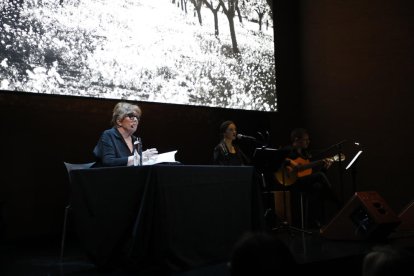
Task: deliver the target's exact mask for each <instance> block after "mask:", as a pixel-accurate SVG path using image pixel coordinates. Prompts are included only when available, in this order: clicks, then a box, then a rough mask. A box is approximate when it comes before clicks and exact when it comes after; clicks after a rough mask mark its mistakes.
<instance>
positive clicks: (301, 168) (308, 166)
mask: <svg viewBox="0 0 414 276" xmlns="http://www.w3.org/2000/svg"><path fill="white" fill-rule="evenodd" d="M322 164H323V160H317V161H313V162H310V163H307V164H303V165H299V166H298V168H297V169H298V171H304V170H308V169H312V168H313V167H316V166H319V165H322Z"/></svg>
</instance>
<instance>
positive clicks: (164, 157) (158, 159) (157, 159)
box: [142, 150, 177, 165]
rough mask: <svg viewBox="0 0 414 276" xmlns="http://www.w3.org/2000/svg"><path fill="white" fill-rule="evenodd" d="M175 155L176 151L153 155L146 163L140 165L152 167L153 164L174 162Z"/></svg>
mask: <svg viewBox="0 0 414 276" xmlns="http://www.w3.org/2000/svg"><path fill="white" fill-rule="evenodd" d="M176 153H177V151H176V150H174V151H169V152H164V153H160V154H157V155H154V156H153V157H152V158H151V159H149V160H148V161H144V162H143V163H142V165H154V164H158V163H163V162H176V161H175V154H176Z"/></svg>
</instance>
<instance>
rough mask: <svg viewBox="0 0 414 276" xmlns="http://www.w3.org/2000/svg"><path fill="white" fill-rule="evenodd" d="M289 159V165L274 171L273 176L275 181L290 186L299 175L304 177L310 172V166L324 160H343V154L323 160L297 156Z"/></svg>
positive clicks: (320, 163) (319, 163) (317, 164)
mask: <svg viewBox="0 0 414 276" xmlns="http://www.w3.org/2000/svg"><path fill="white" fill-rule="evenodd" d="M286 160H289V165H287V166H285V167H283V168H281V169H279V170H278V171H277V172H275V178H276V180H277V182H279V183H280V184H282V185H284V186H290V185H292V184H293V183H295V182H296V180H297V179H298V178H299V177H304V176H307V175H311V174H312V168H313V167H315V166H319V165H322V164H323V163H324V162H325V161H330V162H335V161H343V160H345V155H343V154H338V155H335V156H332V157H329V158H325V159H323V160H317V161H314V162H310V161H309V159H304V158H302V157H298V158H296V159H289V158H288V159H286Z"/></svg>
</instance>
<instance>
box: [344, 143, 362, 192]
mask: <svg viewBox="0 0 414 276" xmlns="http://www.w3.org/2000/svg"><path fill="white" fill-rule="evenodd" d="M361 154H362V150H360V151H358V152H357V154H355V156H354V158H352V160H351V162H349V164H348V166H346V168H345V170H348V169H349V168H351V169H352V170H351V175H352V188H353V189H354V190H353V192H354V193H355V192H356V191H357V186H356V173H357V170H356V167H357V166H356V163H357V160H358V158H359V156H360V155H361Z"/></svg>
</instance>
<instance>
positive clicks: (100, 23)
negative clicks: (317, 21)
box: [0, 0, 277, 111]
mask: <svg viewBox="0 0 414 276" xmlns="http://www.w3.org/2000/svg"><path fill="white" fill-rule="evenodd" d="M0 10H1V17H0V88H1V90H12V91H16V92H22V91H24V92H35V93H48V94H61V95H76V96H87V97H99V98H114V99H128V100H137V101H149V102H160V103H173V104H188V105H197V106H212V107H223V108H234V109H247V110H260V111H276V110H277V100H276V77H275V74H276V72H275V58H274V41H273V21H272V16H271V9H270V7H269V5H268V3H267V1H265V0H257V1H247V0H245V1H237V0H208V1H206V0H190V1H188V0H116V1H114V0H3V1H2V2H1V3H0Z"/></svg>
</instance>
